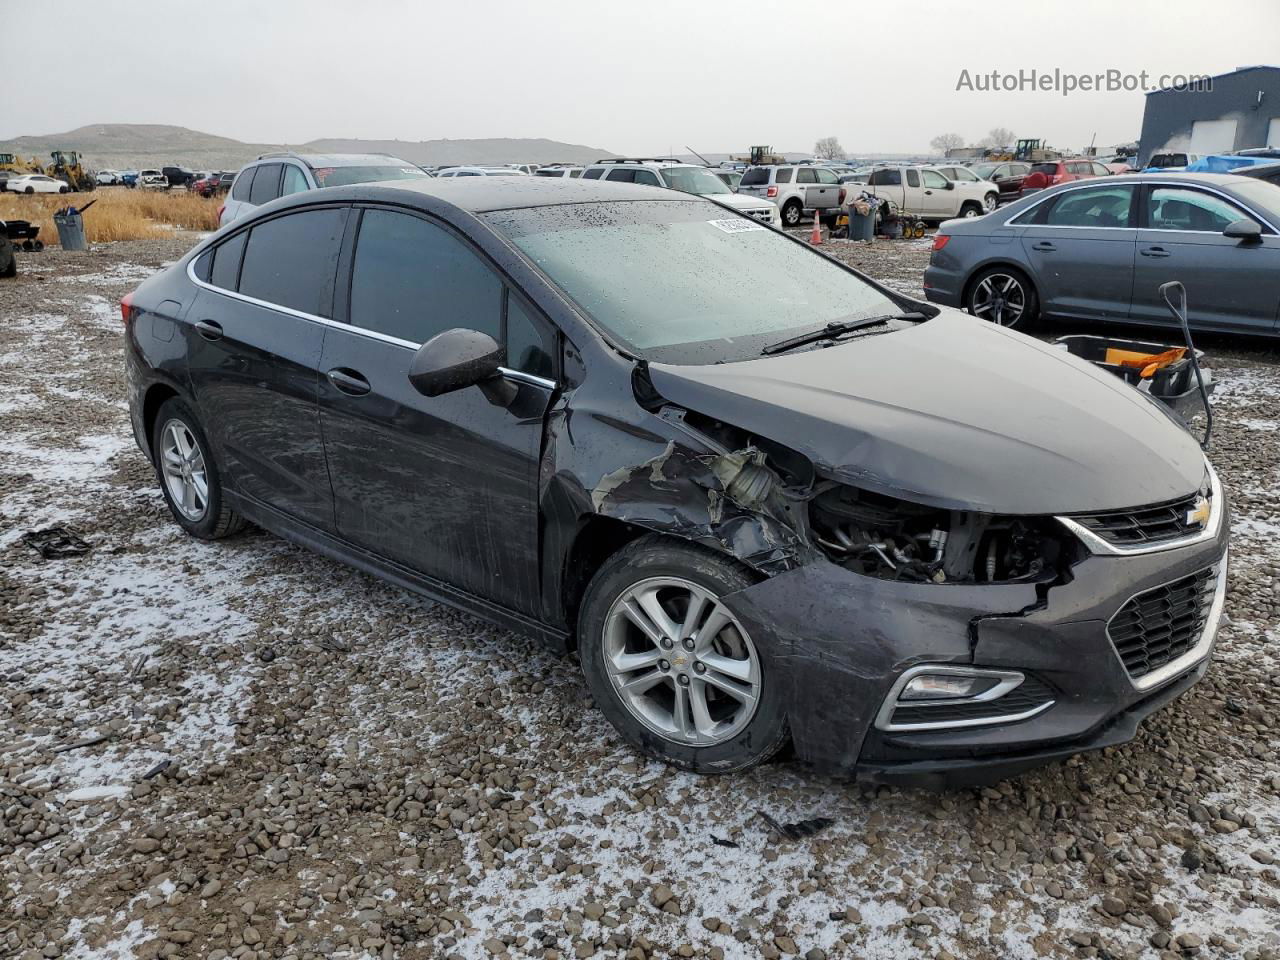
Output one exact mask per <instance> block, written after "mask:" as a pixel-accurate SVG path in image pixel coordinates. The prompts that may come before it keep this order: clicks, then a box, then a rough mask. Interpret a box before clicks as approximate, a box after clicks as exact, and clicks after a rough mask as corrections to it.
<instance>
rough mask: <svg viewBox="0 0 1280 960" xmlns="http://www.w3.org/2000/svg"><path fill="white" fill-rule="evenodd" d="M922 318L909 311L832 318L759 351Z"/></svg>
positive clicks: (778, 350) (769, 351)
mask: <svg viewBox="0 0 1280 960" xmlns="http://www.w3.org/2000/svg"><path fill="white" fill-rule="evenodd" d="M923 319H925V315H924V314H923V313H918V312H916V311H911V312H909V313H886V314H884V315H882V316H878V317H861V318H860V319H858V320H832V321H831V322H830V323H828V324H827V325H826V326H825V327H819V328H818V329H817V330H810V331H809V332H808V333H802V334H800V335H799V336H798V337H792V338H791V339H789V340H779V341H778V342H777V343H771V344H769V346H767V347H765V348H764V349H763V350H761V351H760V352H761V353H762V354H765V355H768V354H773V353H783V352H785V351H787V350H790V349H791V348H792V347H800V346H804V345H805V344H806V343H816V342H817V341H819V340H834V339H835V338H837V337H841V336H844V335H845V334H846V333H853V332H854V331H855V330H865V329H866V328H867V327H878V326H880V324H882V323H888V322H889V321H890V320H923Z"/></svg>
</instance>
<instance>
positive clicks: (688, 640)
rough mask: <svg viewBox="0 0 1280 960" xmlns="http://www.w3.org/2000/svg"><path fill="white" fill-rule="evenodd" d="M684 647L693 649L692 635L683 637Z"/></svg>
mask: <svg viewBox="0 0 1280 960" xmlns="http://www.w3.org/2000/svg"><path fill="white" fill-rule="evenodd" d="M684 648H685V649H686V650H692V649H693V638H692V637H686V638H685V641H684Z"/></svg>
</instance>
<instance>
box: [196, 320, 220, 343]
mask: <svg viewBox="0 0 1280 960" xmlns="http://www.w3.org/2000/svg"><path fill="white" fill-rule="evenodd" d="M196 331H197V332H198V333H199V334H200V336H202V337H204V338H205V339H206V340H221V339H222V324H220V323H214V322H213V321H212V320H201V321H200V322H199V323H197V324H196Z"/></svg>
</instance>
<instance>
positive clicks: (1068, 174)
mask: <svg viewBox="0 0 1280 960" xmlns="http://www.w3.org/2000/svg"><path fill="white" fill-rule="evenodd" d="M1109 176H1111V171H1110V170H1108V169H1107V168H1106V166H1105V165H1103V164H1101V163H1099V162H1098V161H1097V160H1090V159H1089V158H1088V157H1076V158H1075V159H1071V160H1047V161H1045V162H1044V163H1033V164H1032V165H1031V172H1030V173H1028V174H1027V176H1026V178H1025V179H1024V180H1023V181H1022V190H1021V191H1020V192H1019V194H1018V195H1019V196H1021V197H1025V196H1026V195H1027V194H1029V193H1035V192H1036V191H1037V190H1043V189H1045V187H1056V186H1057V185H1058V184H1060V183H1067V182H1068V181H1070V180H1086V179H1088V178H1089V177H1109Z"/></svg>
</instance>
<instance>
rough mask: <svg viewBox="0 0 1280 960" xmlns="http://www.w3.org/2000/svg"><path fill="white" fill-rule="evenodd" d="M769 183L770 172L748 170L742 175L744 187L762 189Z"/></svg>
mask: <svg viewBox="0 0 1280 960" xmlns="http://www.w3.org/2000/svg"><path fill="white" fill-rule="evenodd" d="M768 182H769V171H768V170H748V171H747V172H746V173H744V174H743V175H742V185H743V186H744V187H760V186H764V185H765V184H766V183H768Z"/></svg>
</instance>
